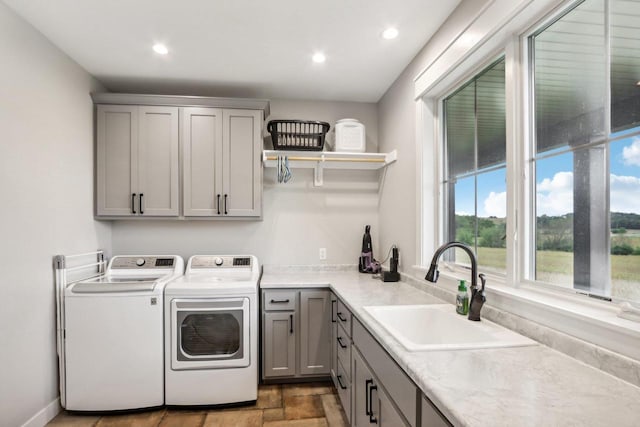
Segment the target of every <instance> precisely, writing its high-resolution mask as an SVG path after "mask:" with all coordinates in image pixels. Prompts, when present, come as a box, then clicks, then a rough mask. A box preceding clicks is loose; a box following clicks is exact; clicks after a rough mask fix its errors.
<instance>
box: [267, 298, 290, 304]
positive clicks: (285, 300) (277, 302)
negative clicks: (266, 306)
mask: <svg viewBox="0 0 640 427" xmlns="http://www.w3.org/2000/svg"><path fill="white" fill-rule="evenodd" d="M270 302H271V304H286V303H288V302H289V298H287V299H272V300H271V301H270Z"/></svg>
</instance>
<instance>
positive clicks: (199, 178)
mask: <svg viewBox="0 0 640 427" xmlns="http://www.w3.org/2000/svg"><path fill="white" fill-rule="evenodd" d="M182 159H183V166H182V170H183V174H184V178H183V185H184V199H183V200H184V215H185V216H219V215H221V214H222V211H221V210H220V209H221V208H222V200H221V198H222V191H223V190H222V109H220V108H183V109H182Z"/></svg>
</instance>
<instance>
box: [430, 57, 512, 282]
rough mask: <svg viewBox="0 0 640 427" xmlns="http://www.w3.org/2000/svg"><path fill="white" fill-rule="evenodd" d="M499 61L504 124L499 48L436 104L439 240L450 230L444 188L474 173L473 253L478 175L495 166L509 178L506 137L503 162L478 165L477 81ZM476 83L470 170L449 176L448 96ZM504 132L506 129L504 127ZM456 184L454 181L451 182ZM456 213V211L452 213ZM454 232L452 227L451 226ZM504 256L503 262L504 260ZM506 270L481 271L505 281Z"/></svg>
mask: <svg viewBox="0 0 640 427" xmlns="http://www.w3.org/2000/svg"><path fill="white" fill-rule="evenodd" d="M501 61H504V62H505V124H506V120H507V113H506V74H507V72H506V62H507V61H506V51H505V50H500V51H499V52H498V53H496V54H493V55H491V56H490V57H488V58H487V59H486V60H485V61H483V62H482V63H480V64H479V65H478V66H476V67H473V69H472V70H471V71H470V72H469V73H467V74H466V75H465V79H463V80H462V83H460V84H458V85H456V86H454V87H453V88H451V89H450V90H449V91H447V92H446V93H445V94H444V95H442V96H440V97H439V99H438V106H439V111H441V114H440V117H441V119H440V120H439V126H440V129H442V132H441V137H440V139H439V143H438V145H439V148H440V151H439V152H440V153H441V154H440V156H439V157H438V164H439V165H440V168H439V170H440V173H439V174H438V182H437V185H438V191H439V193H440V200H439V203H438V212H439V214H440V218H441V221H440V225H439V226H440V230H439V231H440V238H439V241H440V242H444V241H445V240H448V235H449V232H450V231H451V230H450V229H449V227H450V225H449V224H448V223H447V218H448V216H449V215H450V213H449V212H448V208H449V206H450V203H451V200H450V194H449V191H448V190H447V189H446V188H445V187H447V186H448V185H451V183H452V181H454V180H458V179H465V178H470V177H473V178H474V180H475V181H474V182H475V189H474V197H475V210H474V215H475V218H476V235H475V245H474V246H473V247H472V248H471V249H472V250H474V251H475V252H476V257H477V249H478V238H479V236H477V226H478V224H477V221H478V215H477V213H478V199H477V197H478V177H479V176H481V175H483V174H485V173H490V172H494V171H498V170H503V169H504V171H505V187H507V186H508V184H507V182H508V179H507V177H508V173H507V167H508V166H507V163H508V158H507V145H508V142H507V141H505V161H504V163H500V164H499V165H497V166H496V165H492V166H487V167H483V168H479V167H478V129H477V126H478V110H477V99H478V98H477V81H478V80H479V79H480V78H481V77H482V76H484V75H485V74H486V73H487V72H489V71H490V70H491V68H492V67H494V66H495V65H497V64H499V63H500V62H501ZM472 84H473V85H475V86H474V87H475V89H474V90H475V91H476V92H475V94H474V97H475V101H474V102H475V106H474V122H475V130H474V133H475V136H474V151H475V154H474V165H473V170H472V171H470V172H464V173H462V174H460V175H459V176H457V177H455V178H454V177H452V176H449V173H448V170H447V165H448V157H447V154H448V152H447V114H446V101H447V100H448V99H450V98H452V97H453V96H454V95H456V94H457V93H459V92H461V91H462V90H464V89H466V88H467V87H469V86H470V85H472ZM505 132H506V130H505ZM454 185H455V183H454ZM507 197H508V191H507ZM507 205H508V202H507ZM454 214H455V213H454ZM506 219H507V221H508V215H507V218H506ZM454 233H455V230H454ZM508 244H509V241H508V239H506V245H505V256H506V257H507V260H508V255H507V254H508V252H509V248H508ZM507 260H505V264H506V261H507ZM441 262H443V263H446V264H447V267H448V268H450V269H452V270H453V271H459V272H465V271H470V267H469V266H467V265H465V264H460V263H458V262H456V261H455V260H454V261H449V262H448V261H447V260H446V258H444V257H443V258H442V260H441ZM507 270H508V265H507V266H506V267H505V272H504V273H501V272H498V271H495V270H489V271H485V272H484V274H485V275H487V276H488V277H491V278H498V279H500V280H501V281H504V280H505V278H506V276H507Z"/></svg>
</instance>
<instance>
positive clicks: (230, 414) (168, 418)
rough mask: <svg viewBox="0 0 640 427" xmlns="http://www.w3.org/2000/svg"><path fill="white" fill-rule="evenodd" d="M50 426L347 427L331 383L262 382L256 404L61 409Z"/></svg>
mask: <svg viewBox="0 0 640 427" xmlns="http://www.w3.org/2000/svg"><path fill="white" fill-rule="evenodd" d="M48 425H49V426H56V427H57V426H69V427H88V426H95V427H261V426H265V427H321V426H330V427H334V426H335V427H346V426H347V425H348V424H347V419H346V416H345V414H344V411H343V410H342V406H341V405H340V402H339V400H338V395H337V394H336V390H335V388H334V387H333V385H332V384H331V382H320V383H307V384H283V385H279V384H276V385H261V386H260V387H259V388H258V401H257V402H256V403H255V404H254V405H250V406H243V407H237V408H226V409H213V408H199V407H196V408H185V409H182V408H161V409H156V410H151V411H145V412H137V413H132V414H118V415H81V414H77V413H68V412H65V411H63V412H61V413H60V414H58V416H56V417H55V418H54V419H53V420H52V421H51V422H50V423H49V424H48Z"/></svg>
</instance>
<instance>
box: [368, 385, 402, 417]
mask: <svg viewBox="0 0 640 427" xmlns="http://www.w3.org/2000/svg"><path fill="white" fill-rule="evenodd" d="M372 409H373V417H374V418H377V419H378V425H379V426H380V427H401V426H408V425H409V424H407V423H406V421H405V420H404V418H403V417H402V415H400V412H399V411H398V410H397V409H396V407H395V406H393V403H391V399H389V396H387V394H386V393H385V392H384V390H382V389H381V388H380V387H378V388H377V389H376V390H374V391H373V407H372Z"/></svg>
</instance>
